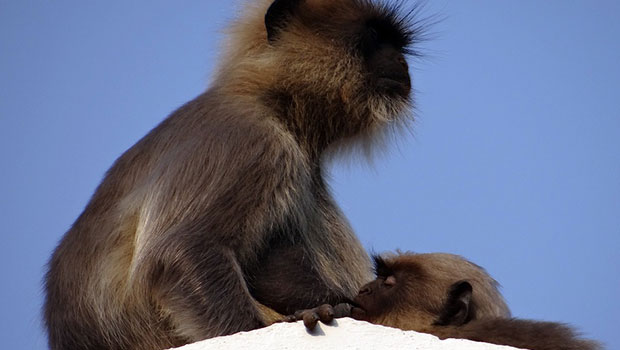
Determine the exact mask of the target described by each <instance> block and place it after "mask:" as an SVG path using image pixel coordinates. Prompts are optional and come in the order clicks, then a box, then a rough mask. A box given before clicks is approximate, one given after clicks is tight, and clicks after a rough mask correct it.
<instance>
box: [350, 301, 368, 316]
mask: <svg viewBox="0 0 620 350" xmlns="http://www.w3.org/2000/svg"><path fill="white" fill-rule="evenodd" d="M355 299H357V298H355ZM348 303H349V304H351V306H352V308H351V317H352V318H353V319H356V320H363V321H366V319H367V317H366V310H364V308H363V307H362V306H361V305H360V304H359V303H358V302H356V301H355V300H349V301H348Z"/></svg>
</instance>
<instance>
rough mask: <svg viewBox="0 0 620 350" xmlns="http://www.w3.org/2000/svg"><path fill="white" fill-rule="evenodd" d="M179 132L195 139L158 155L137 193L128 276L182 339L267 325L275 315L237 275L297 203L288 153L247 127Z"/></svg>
mask: <svg viewBox="0 0 620 350" xmlns="http://www.w3.org/2000/svg"><path fill="white" fill-rule="evenodd" d="M215 112H217V111H215ZM187 132H188V133H191V132H197V133H201V134H200V135H193V137H190V136H187V137H186V138H187V139H188V140H192V142H193V143H192V144H187V145H183V146H182V147H178V148H177V149H178V152H177V153H175V154H165V155H163V156H162V157H161V159H162V160H161V165H160V166H159V168H158V169H157V171H156V172H155V174H154V175H153V176H151V177H150V178H149V179H153V181H154V183H151V184H148V185H146V186H142V187H143V188H146V189H148V193H146V194H144V196H145V199H144V200H143V203H144V204H142V205H141V206H140V208H141V212H140V214H139V216H140V218H139V221H140V223H139V224H138V229H137V238H136V247H135V250H136V253H135V255H136V258H135V259H134V264H135V265H136V267H135V268H134V269H133V270H132V273H133V276H132V278H143V279H144V281H145V282H146V283H147V284H149V283H150V290H152V291H154V297H153V298H154V301H155V304H156V305H157V306H158V307H159V308H160V309H161V311H162V314H163V316H164V317H166V318H169V319H170V320H171V322H172V324H173V326H174V328H175V329H176V330H177V332H178V333H180V335H181V336H183V337H185V338H187V339H189V340H193V341H195V340H200V339H204V338H207V337H213V336H217V335H223V334H230V333H234V332H238V331H242V330H250V329H255V328H258V327H262V326H265V325H268V324H270V323H272V322H273V321H274V320H275V319H276V318H278V317H280V315H279V314H278V313H277V312H275V311H274V310H271V309H269V308H268V307H266V306H264V305H261V304H260V303H258V302H257V301H256V300H255V299H254V298H253V297H252V295H251V294H250V292H249V290H248V286H247V284H246V281H247V276H246V275H245V272H246V269H247V268H248V266H251V265H252V264H256V257H257V255H258V254H260V252H261V250H263V249H267V248H268V246H267V244H268V241H269V235H270V234H271V233H273V232H274V230H276V229H277V228H278V226H279V225H281V222H283V221H284V219H283V218H284V217H286V216H287V215H290V214H289V212H290V211H292V210H295V208H292V207H293V206H294V205H295V201H296V196H298V195H299V196H303V195H304V193H302V192H303V183H304V182H303V179H301V180H300V179H298V178H297V176H298V175H299V174H298V173H297V172H296V171H297V170H298V169H299V168H300V167H299V166H297V165H296V164H294V163H292V162H293V161H294V160H295V157H294V156H295V155H291V152H293V151H294V148H293V147H284V146H283V145H282V144H281V143H282V141H280V140H279V139H278V138H277V137H274V135H273V131H271V132H263V134H261V133H260V132H261V129H260V128H259V127H256V126H251V127H250V126H247V125H234V126H231V125H228V124H223V123H222V124H221V125H218V124H217V121H214V122H212V123H211V124H210V125H209V129H208V130H205V129H203V130H196V131H194V130H188V131H187ZM276 136H277V135H276ZM274 139H275V140H274ZM157 172H159V173H157ZM300 183H301V184H302V185H300ZM137 197H139V196H137ZM298 227H300V229H302V227H301V226H298Z"/></svg>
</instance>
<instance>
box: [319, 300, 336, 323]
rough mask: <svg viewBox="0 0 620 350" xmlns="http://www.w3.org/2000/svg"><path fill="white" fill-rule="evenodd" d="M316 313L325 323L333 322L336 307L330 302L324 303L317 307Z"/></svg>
mask: <svg viewBox="0 0 620 350" xmlns="http://www.w3.org/2000/svg"><path fill="white" fill-rule="evenodd" d="M316 313H317V314H318V315H319V319H320V320H321V322H323V323H326V324H327V323H331V322H332V321H333V320H334V308H333V307H332V306H331V305H329V304H323V305H321V306H319V307H317V311H316Z"/></svg>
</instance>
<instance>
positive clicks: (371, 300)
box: [352, 253, 510, 330]
mask: <svg viewBox="0 0 620 350" xmlns="http://www.w3.org/2000/svg"><path fill="white" fill-rule="evenodd" d="M374 261H375V270H376V274H377V278H376V279H375V280H374V281H372V282H370V283H368V284H366V285H365V286H364V287H362V289H361V290H360V292H359V294H358V295H357V297H356V298H355V299H354V305H355V307H354V308H353V309H352V316H353V317H354V318H356V319H360V320H365V321H369V322H372V323H377V324H382V325H386V326H392V327H397V328H401V329H414V330H424V329H426V328H428V327H429V326H432V325H447V324H453V323H455V322H456V323H459V324H463V323H467V322H469V321H470V320H473V319H479V318H489V317H509V316H510V311H509V309H508V307H507V306H506V303H505V301H504V298H503V297H502V295H501V294H500V292H499V291H498V289H497V287H498V284H497V282H496V281H495V280H494V279H493V278H491V276H489V274H488V273H487V272H486V271H485V270H484V269H482V268H481V267H479V266H478V265H475V264H473V263H471V262H469V261H467V260H465V259H463V258H462V257H460V256H458V255H453V254H444V253H432V254H412V253H405V254H398V255H386V256H374Z"/></svg>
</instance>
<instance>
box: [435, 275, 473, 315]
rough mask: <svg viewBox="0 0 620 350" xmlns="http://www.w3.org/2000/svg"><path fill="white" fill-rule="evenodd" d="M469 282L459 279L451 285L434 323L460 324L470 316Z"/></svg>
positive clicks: (470, 289) (470, 288)
mask: <svg viewBox="0 0 620 350" xmlns="http://www.w3.org/2000/svg"><path fill="white" fill-rule="evenodd" d="M472 290H473V289H472V287H471V284H469V282H467V281H459V282H456V283H455V284H453V285H452V287H451V288H450V292H449V293H448V298H447V300H446V303H445V304H444V307H443V310H442V312H441V314H440V315H439V318H438V319H437V321H435V324H436V325H438V326H460V325H463V324H465V323H467V321H469V318H470V302H471V293H472Z"/></svg>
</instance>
